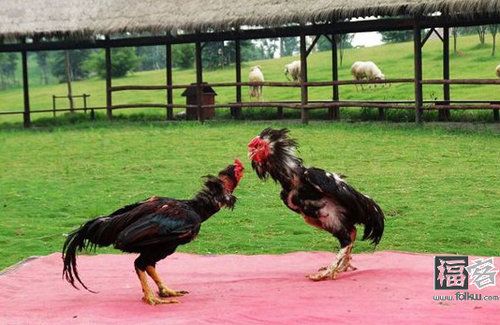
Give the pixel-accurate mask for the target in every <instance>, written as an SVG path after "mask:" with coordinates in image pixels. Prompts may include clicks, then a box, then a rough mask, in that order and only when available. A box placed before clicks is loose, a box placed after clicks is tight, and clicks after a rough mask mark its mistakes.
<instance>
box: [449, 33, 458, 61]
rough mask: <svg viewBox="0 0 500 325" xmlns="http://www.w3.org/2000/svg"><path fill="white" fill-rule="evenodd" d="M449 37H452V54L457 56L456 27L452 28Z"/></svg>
mask: <svg viewBox="0 0 500 325" xmlns="http://www.w3.org/2000/svg"><path fill="white" fill-rule="evenodd" d="M451 35H453V54H455V55H457V37H458V27H453V28H452V29H451Z"/></svg>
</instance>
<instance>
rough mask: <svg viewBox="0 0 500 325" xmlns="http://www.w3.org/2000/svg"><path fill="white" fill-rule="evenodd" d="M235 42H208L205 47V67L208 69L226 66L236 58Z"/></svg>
mask: <svg viewBox="0 0 500 325" xmlns="http://www.w3.org/2000/svg"><path fill="white" fill-rule="evenodd" d="M235 52H236V51H235V47H234V42H232V41H231V42H230V41H228V42H208V43H205V46H204V47H203V55H202V60H203V67H204V68H208V69H215V68H218V67H219V68H224V66H225V65H227V64H230V63H232V62H234V60H235V56H236V54H235Z"/></svg>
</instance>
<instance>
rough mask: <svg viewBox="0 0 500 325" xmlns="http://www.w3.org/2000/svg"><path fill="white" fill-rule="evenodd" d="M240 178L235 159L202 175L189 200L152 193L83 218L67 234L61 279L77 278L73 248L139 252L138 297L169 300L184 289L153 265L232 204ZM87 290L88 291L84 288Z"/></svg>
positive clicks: (240, 169)
mask: <svg viewBox="0 0 500 325" xmlns="http://www.w3.org/2000/svg"><path fill="white" fill-rule="evenodd" d="M242 177H243V165H242V164H241V162H240V161H239V160H235V162H234V165H229V166H228V167H227V168H226V169H224V170H222V171H221V172H220V173H219V175H218V176H217V177H215V176H206V181H205V184H204V187H203V189H202V190H201V191H200V192H199V193H198V194H197V195H196V196H195V197H194V198H193V199H191V200H176V199H171V198H166V197H157V196H153V197H151V198H149V199H147V200H144V201H142V202H138V203H135V204H131V205H127V206H125V207H123V208H121V209H119V210H117V211H115V212H113V213H112V214H110V215H109V216H103V217H99V218H96V219H93V220H90V221H88V222H87V223H85V224H84V225H83V226H81V227H80V228H79V229H77V230H75V231H74V232H72V233H71V234H70V235H69V236H68V238H67V239H66V242H65V243H64V246H63V256H62V257H63V261H64V268H63V277H65V278H66V280H67V281H68V282H69V283H71V285H73V286H74V287H75V288H77V287H76V285H75V279H76V280H77V281H78V282H79V283H80V284H81V285H82V286H83V287H84V288H85V289H87V290H89V289H88V288H87V287H86V286H85V285H84V284H83V282H82V281H81V280H80V277H79V275H78V271H77V268H76V252H77V251H82V250H84V249H92V248H93V247H94V248H95V247H96V246H99V247H101V246H109V245H114V247H115V248H117V249H119V250H122V251H124V252H129V253H139V257H138V258H137V259H136V260H135V262H134V265H135V270H136V272H137V276H138V277H139V280H140V282H141V286H142V291H143V293H144V297H143V300H144V301H145V302H146V303H148V304H151V305H155V304H165V303H175V302H177V301H176V300H169V299H161V298H160V297H163V298H165V297H175V296H182V295H184V294H186V293H187V292H186V291H175V290H172V289H170V288H168V287H167V286H166V285H165V284H164V283H163V281H162V280H161V279H160V277H159V276H158V274H157V273H156V269H155V265H156V262H158V261H159V260H161V259H164V258H165V257H167V256H168V255H171V254H172V253H174V251H175V250H176V248H177V246H179V245H183V244H186V243H189V242H190V241H192V240H193V239H194V238H195V237H196V235H197V234H198V232H199V231H200V226H201V223H202V222H203V221H205V220H207V219H208V218H210V217H211V216H212V215H213V214H215V213H216V212H218V211H219V210H220V209H221V208H222V207H228V208H231V209H232V208H233V206H234V204H235V202H236V197H235V196H233V194H232V193H233V191H234V189H235V188H236V186H237V185H238V183H239V181H240V179H241V178H242ZM146 273H147V274H148V275H149V276H150V277H151V278H152V279H153V281H154V282H155V283H156V285H157V286H158V289H159V293H158V294H159V296H160V297H156V296H155V295H154V293H153V292H152V291H151V289H150V288H149V286H148V283H147V277H146ZM89 291H90V290H89Z"/></svg>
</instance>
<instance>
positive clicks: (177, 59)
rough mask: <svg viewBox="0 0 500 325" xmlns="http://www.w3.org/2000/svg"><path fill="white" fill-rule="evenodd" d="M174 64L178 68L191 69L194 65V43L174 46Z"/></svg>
mask: <svg viewBox="0 0 500 325" xmlns="http://www.w3.org/2000/svg"><path fill="white" fill-rule="evenodd" d="M172 64H173V66H174V67H176V68H180V69H189V68H192V67H193V65H194V45H193V44H178V45H173V46H172Z"/></svg>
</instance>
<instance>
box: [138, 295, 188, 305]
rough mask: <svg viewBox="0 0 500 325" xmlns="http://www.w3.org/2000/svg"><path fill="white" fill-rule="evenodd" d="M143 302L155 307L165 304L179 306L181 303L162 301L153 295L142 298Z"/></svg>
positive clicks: (171, 300) (169, 300) (173, 300)
mask: <svg viewBox="0 0 500 325" xmlns="http://www.w3.org/2000/svg"><path fill="white" fill-rule="evenodd" d="M142 301H144V302H145V303H147V304H148V305H151V306H154V305H164V304H178V303H179V301H177V300H175V299H161V298H158V297H155V296H153V295H149V296H144V297H142Z"/></svg>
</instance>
